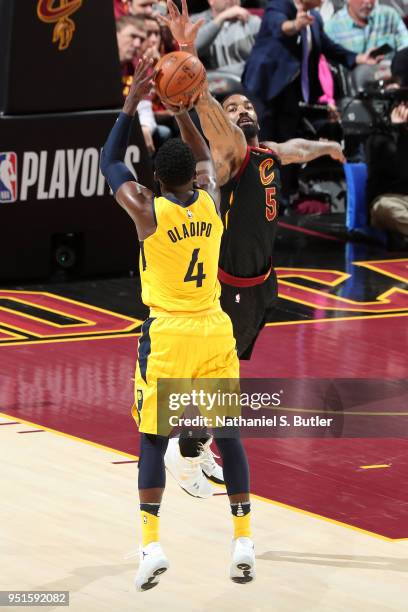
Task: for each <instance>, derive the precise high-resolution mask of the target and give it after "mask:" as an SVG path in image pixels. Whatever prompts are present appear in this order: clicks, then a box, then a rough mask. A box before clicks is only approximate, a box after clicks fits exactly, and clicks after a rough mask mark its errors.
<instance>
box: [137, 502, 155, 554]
mask: <svg viewBox="0 0 408 612" xmlns="http://www.w3.org/2000/svg"><path fill="white" fill-rule="evenodd" d="M159 508H160V504H140V517H141V519H142V546H143V548H144V547H145V546H147V545H148V544H150V543H151V542H158V541H159V523H160V519H159Z"/></svg>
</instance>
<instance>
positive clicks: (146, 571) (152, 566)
mask: <svg viewBox="0 0 408 612" xmlns="http://www.w3.org/2000/svg"><path fill="white" fill-rule="evenodd" d="M168 569H169V562H168V559H167V557H166V555H165V554H164V552H163V550H162V547H161V546H160V542H151V543H150V544H148V545H147V546H145V547H144V548H142V547H140V563H139V569H138V571H137V574H136V577H135V585H136V589H137V590H138V591H147V590H149V589H152V588H153V587H155V586H157V585H158V584H159V578H160V576H161V574H163V573H164V572H165V571H166V570H168Z"/></svg>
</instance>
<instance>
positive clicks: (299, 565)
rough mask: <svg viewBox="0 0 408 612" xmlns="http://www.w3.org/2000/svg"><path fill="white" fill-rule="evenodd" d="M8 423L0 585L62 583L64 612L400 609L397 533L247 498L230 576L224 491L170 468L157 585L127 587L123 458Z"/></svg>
mask: <svg viewBox="0 0 408 612" xmlns="http://www.w3.org/2000/svg"><path fill="white" fill-rule="evenodd" d="M7 422H9V423H12V422H13V421H11V420H8V419H5V418H1V420H0V423H1V425H0V436H1V448H2V470H1V477H0V480H1V485H0V486H1V491H2V503H1V510H0V512H1V524H2V530H1V535H0V541H1V547H0V564H1V567H2V573H1V581H0V582H1V585H2V587H1V588H3V589H5V588H7V589H18V590H44V589H45V590H56V591H58V590H69V591H70V593H71V602H70V607H69V610H71V611H72V612H105V611H106V612H112V610H115V611H118V612H132V611H134V610H138V611H139V610H140V611H142V610H147V609H148V610H152V612H156V611H157V612H159V611H162V610H169V611H173V610H174V611H176V610H182V611H183V612H184V611H186V612H187V611H190V610H193V611H197V612H198V611H202V612H204V611H208V610H214V611H215V610H216V611H217V612H218V611H222V612H223V611H231V612H232V611H236V612H241V611H242V612H246V611H248V610H249V611H251V612H257V611H261V610H262V611H263V610H272V609H273V610H278V611H279V612H294V611H298V610H301V611H310V612H329V611H330V612H344V611H345V610H347V611H348V612H354V611H356V612H357V611H358V612H363V611H365V610H370V611H373V612H388V611H395V612H397V611H399V612H400V611H401V610H403V609H404V606H405V603H404V602H406V595H407V587H406V582H407V573H408V542H406V541H405V542H404V541H401V542H393V543H391V542H387V541H384V540H381V539H378V538H373V537H371V536H370V535H367V534H365V533H363V532H359V531H355V530H351V529H346V528H344V527H342V526H339V525H335V524H333V523H330V522H325V521H322V520H320V519H317V518H314V517H311V516H308V515H306V514H302V513H298V512H293V511H292V510H290V509H288V508H285V507H282V506H279V505H275V504H271V503H267V502H266V501H262V500H259V499H256V498H255V499H254V500H253V515H254V539H255V541H256V544H257V549H256V552H257V564H258V578H257V580H256V581H255V582H254V583H253V584H250V585H236V584H233V583H232V582H230V580H229V579H228V578H227V569H228V563H229V549H230V535H231V525H230V516H229V510H228V504H227V498H226V497H225V496H222V495H220V496H216V497H213V498H212V499H209V500H196V499H193V498H191V497H189V496H187V495H186V494H184V493H183V492H182V491H181V490H179V489H178V488H177V486H176V485H175V483H174V481H173V480H172V479H171V478H170V477H169V478H168V483H167V484H168V486H167V489H166V493H165V499H164V502H163V506H162V519H161V531H162V543H163V546H164V547H165V550H166V552H167V554H168V557H169V559H170V563H171V567H170V570H169V571H168V572H167V574H165V575H164V576H163V577H162V580H161V583H160V585H159V586H158V587H156V589H154V590H152V591H149V592H146V593H136V592H135V591H134V589H133V582H132V581H133V575H134V572H135V568H136V566H137V560H136V558H133V559H127V558H125V556H126V555H127V554H128V553H131V552H132V551H135V550H136V549H137V542H138V539H139V523H138V510H137V508H138V506H137V493H136V490H135V479H136V469H137V468H136V464H135V463H123V462H124V461H125V462H126V461H132V457H131V456H126V455H123V454H118V453H117V452H113V451H111V450H109V449H106V448H103V447H101V446H97V445H91V444H89V443H83V442H81V441H79V440H77V439H75V438H71V437H67V436H64V435H58V434H56V433H54V432H50V431H42V432H34V431H33V430H34V429H35V427H33V426H28V425H27V424H23V423H15V424H13V425H12V424H9V425H5V423H7ZM30 430H31V431H32V433H24V434H23V433H20V432H23V431H25V432H28V431H30ZM18 609H20V608H18ZM21 609H23V608H21ZM45 609H46V610H51V609H54V610H56V609H57V608H51V607H49V608H45Z"/></svg>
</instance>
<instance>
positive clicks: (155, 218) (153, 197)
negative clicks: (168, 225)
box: [152, 196, 157, 227]
mask: <svg viewBox="0 0 408 612" xmlns="http://www.w3.org/2000/svg"><path fill="white" fill-rule="evenodd" d="M154 200H155V196H152V212H153V220H154V224H155V226H156V227H157V217H156V207H155V205H154Z"/></svg>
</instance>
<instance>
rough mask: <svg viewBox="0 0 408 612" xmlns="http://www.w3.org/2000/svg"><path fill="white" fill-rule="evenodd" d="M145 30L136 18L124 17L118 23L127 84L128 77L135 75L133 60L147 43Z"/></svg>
mask: <svg viewBox="0 0 408 612" xmlns="http://www.w3.org/2000/svg"><path fill="white" fill-rule="evenodd" d="M143 28H144V25H143V21H141V20H138V19H135V18H134V17H130V16H123V17H120V18H119V19H117V21H116V38H117V41H118V52H119V61H120V65H121V68H122V77H123V78H124V83H126V82H127V77H128V76H131V75H133V72H134V66H133V60H134V58H135V57H137V56H138V55H139V54H140V53H141V51H142V48H143V45H144V43H145V41H146V34H145V33H144V30H143ZM124 95H127V93H125V94H124Z"/></svg>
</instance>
